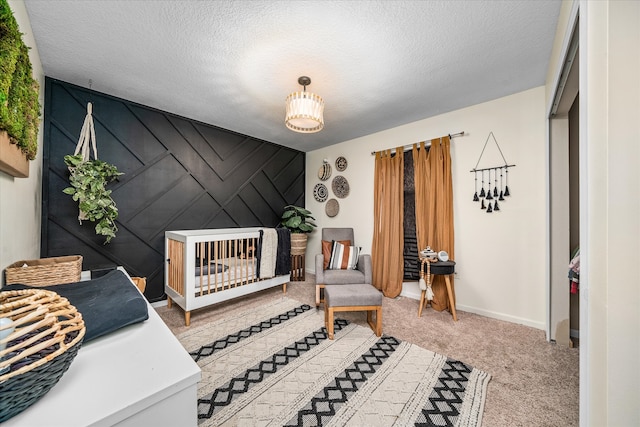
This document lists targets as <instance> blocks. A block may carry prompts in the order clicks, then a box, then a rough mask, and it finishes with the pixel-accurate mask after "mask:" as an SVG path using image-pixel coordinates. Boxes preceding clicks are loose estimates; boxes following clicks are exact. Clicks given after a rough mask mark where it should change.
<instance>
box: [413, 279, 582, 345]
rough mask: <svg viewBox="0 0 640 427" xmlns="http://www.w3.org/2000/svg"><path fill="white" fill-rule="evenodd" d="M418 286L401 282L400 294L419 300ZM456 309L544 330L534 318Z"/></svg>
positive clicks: (475, 309)
mask: <svg viewBox="0 0 640 427" xmlns="http://www.w3.org/2000/svg"><path fill="white" fill-rule="evenodd" d="M420 294H421V291H420V286H419V285H418V282H404V283H402V292H401V293H400V296H402V297H407V298H412V299H415V300H418V301H419V300H420ZM456 309H457V310H462V311H466V312H468V313H475V314H479V315H480V316H484V317H490V318H492V319H498V320H504V321H505V322H510V323H516V324H518V325H525V326H530V327H532V328H536V329H541V330H543V331H544V330H545V329H546V327H545V324H544V323H543V322H536V321H535V320H531V319H525V318H523V317H518V316H512V315H510V314H505V313H499V312H496V311H491V310H484V309H482V308H478V307H472V306H468V305H464V304H457V305H456ZM572 336H573V335H572Z"/></svg>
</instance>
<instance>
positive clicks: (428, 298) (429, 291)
mask: <svg viewBox="0 0 640 427" xmlns="http://www.w3.org/2000/svg"><path fill="white" fill-rule="evenodd" d="M427 301H433V290H432V289H431V286H429V287H428V288H427Z"/></svg>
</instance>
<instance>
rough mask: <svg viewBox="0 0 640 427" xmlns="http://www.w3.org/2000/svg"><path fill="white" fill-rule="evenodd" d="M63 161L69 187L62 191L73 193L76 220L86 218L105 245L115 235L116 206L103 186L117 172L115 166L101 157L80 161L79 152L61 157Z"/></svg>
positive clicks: (109, 191)
mask: <svg viewBox="0 0 640 427" xmlns="http://www.w3.org/2000/svg"><path fill="white" fill-rule="evenodd" d="M64 162H65V164H66V165H67V166H68V167H69V171H70V172H71V175H70V176H69V183H71V187H67V188H65V189H64V190H62V191H63V192H64V193H65V194H69V195H71V196H73V200H75V201H76V202H78V207H79V209H80V215H79V216H78V219H79V220H80V223H81V224H82V220H85V219H87V220H89V221H91V222H94V223H95V224H96V234H98V235H101V236H105V238H106V239H105V242H104V244H105V245H106V244H107V243H109V242H110V241H111V239H112V238H114V237H116V232H117V231H118V227H117V226H116V219H117V218H118V208H117V207H116V202H114V201H113V199H112V198H111V190H107V189H106V186H107V184H108V183H110V182H112V181H113V180H115V179H116V178H118V177H119V176H120V175H123V174H122V172H118V168H117V167H115V166H114V165H112V164H109V163H107V162H103V161H102V160H98V159H95V160H87V161H84V159H83V157H82V154H77V155H75V156H72V155H67V156H64Z"/></svg>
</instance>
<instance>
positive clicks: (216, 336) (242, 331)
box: [178, 298, 490, 426]
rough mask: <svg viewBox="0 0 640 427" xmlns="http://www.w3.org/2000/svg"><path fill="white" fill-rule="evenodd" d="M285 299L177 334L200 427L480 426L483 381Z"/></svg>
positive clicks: (456, 365) (480, 375) (458, 365)
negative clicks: (190, 367)
mask: <svg viewBox="0 0 640 427" xmlns="http://www.w3.org/2000/svg"><path fill="white" fill-rule="evenodd" d="M323 316H324V313H323V311H322V310H320V311H317V310H316V309H315V307H313V308H312V307H310V306H308V305H301V304H300V303H299V302H297V301H293V300H290V299H287V298H282V300H280V301H278V302H277V303H275V304H272V305H271V306H270V307H262V308H260V309H258V310H255V311H251V312H247V313H243V314H242V315H240V316H237V317H235V318H233V319H228V320H223V321H218V322H213V323H210V324H207V325H204V326H201V327H199V328H194V329H191V330H189V331H187V332H184V333H182V334H180V335H178V339H179V340H180V342H181V343H182V345H183V346H184V347H185V348H186V349H187V351H189V353H190V354H191V355H192V357H193V359H194V360H195V361H196V362H197V363H198V365H199V366H200V368H201V369H202V380H201V381H200V384H199V387H198V417H199V426H219V425H225V426H227V425H228V426H235V425H246V426H254V425H260V426H321V425H322V426H329V425H331V426H409V425H416V426H479V425H480V424H481V422H482V413H483V410H484V401H485V396H486V390H487V384H488V382H489V379H490V375H488V374H487V373H485V372H482V371H480V370H478V369H475V368H473V367H471V366H468V365H466V364H464V363H462V362H459V361H457V360H453V359H449V358H447V357H446V356H442V355H440V354H437V353H434V352H431V351H429V350H425V349H423V348H421V347H418V346H416V345H413V344H409V343H406V342H402V341H400V340H398V339H396V338H394V337H391V336H386V335H383V336H382V337H380V338H378V337H376V336H375V335H374V333H373V332H372V331H371V329H369V328H367V327H362V326H359V325H355V324H349V323H348V322H347V321H345V320H342V319H337V320H336V322H335V331H336V332H335V339H334V340H333V341H332V340H329V339H328V336H327V333H326V331H325V328H324V317H323Z"/></svg>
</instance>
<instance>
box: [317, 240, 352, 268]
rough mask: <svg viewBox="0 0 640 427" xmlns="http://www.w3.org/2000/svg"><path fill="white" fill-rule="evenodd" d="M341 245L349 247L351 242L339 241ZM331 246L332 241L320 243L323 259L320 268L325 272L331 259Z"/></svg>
mask: <svg viewBox="0 0 640 427" xmlns="http://www.w3.org/2000/svg"><path fill="white" fill-rule="evenodd" d="M339 242H340V243H342V244H343V245H347V246H350V245H351V240H339ZM332 246H333V240H323V241H322V256H323V258H324V262H323V264H322V268H323V269H324V270H326V269H327V268H329V260H330V259H331V249H332Z"/></svg>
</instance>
